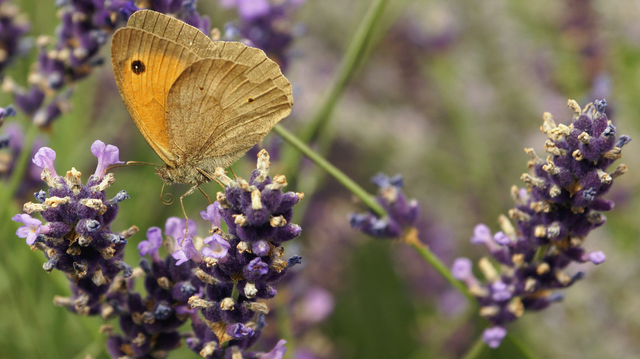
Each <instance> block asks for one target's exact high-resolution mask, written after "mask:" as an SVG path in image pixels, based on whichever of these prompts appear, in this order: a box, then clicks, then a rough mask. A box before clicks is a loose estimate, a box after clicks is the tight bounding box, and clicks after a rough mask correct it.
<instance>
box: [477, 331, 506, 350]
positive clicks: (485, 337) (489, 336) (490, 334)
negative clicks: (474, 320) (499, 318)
mask: <svg viewBox="0 0 640 359" xmlns="http://www.w3.org/2000/svg"><path fill="white" fill-rule="evenodd" d="M505 336H507V330H506V329H505V328H503V327H493V328H487V329H485V330H484V332H483V333H482V341H483V342H485V343H487V345H488V346H489V348H494V349H495V348H497V347H499V346H500V343H501V342H502V339H504V337H505Z"/></svg>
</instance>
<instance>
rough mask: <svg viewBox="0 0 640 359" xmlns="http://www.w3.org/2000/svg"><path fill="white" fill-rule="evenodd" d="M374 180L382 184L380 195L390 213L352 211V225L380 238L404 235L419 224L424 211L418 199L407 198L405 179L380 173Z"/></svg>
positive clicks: (379, 184)
mask: <svg viewBox="0 0 640 359" xmlns="http://www.w3.org/2000/svg"><path fill="white" fill-rule="evenodd" d="M371 181H372V182H373V183H374V184H376V185H377V186H378V187H379V188H380V189H379V191H378V196H377V197H376V199H377V201H378V203H380V204H381V205H382V207H383V208H384V209H385V210H386V211H387V213H388V214H389V216H388V217H385V218H379V217H378V216H377V215H375V214H374V213H373V212H368V213H351V214H350V215H349V222H350V224H351V227H352V228H356V229H359V230H360V231H362V232H364V233H366V234H368V235H370V236H373V237H377V238H397V237H400V236H401V235H402V234H403V233H404V231H406V230H407V229H409V228H412V227H414V226H415V224H416V221H417V220H418V217H419V215H420V205H419V204H418V202H417V201H416V200H414V199H412V200H407V197H406V196H405V194H404V193H403V192H402V187H403V186H404V181H403V179H402V176H401V175H399V174H398V175H395V176H393V177H389V176H387V175H385V174H383V173H378V174H377V175H375V176H374V177H373V178H372V179H371Z"/></svg>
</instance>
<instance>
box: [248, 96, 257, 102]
mask: <svg viewBox="0 0 640 359" xmlns="http://www.w3.org/2000/svg"><path fill="white" fill-rule="evenodd" d="M255 100H256V99H254V98H253V97H249V98H248V99H247V103H252V102H253V101H255Z"/></svg>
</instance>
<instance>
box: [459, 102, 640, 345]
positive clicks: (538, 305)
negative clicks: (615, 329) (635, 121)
mask: <svg viewBox="0 0 640 359" xmlns="http://www.w3.org/2000/svg"><path fill="white" fill-rule="evenodd" d="M568 105H569V107H571V108H572V109H573V110H574V113H575V115H574V118H573V123H572V124H571V125H569V126H565V125H562V124H560V125H556V124H555V122H554V121H553V117H552V116H551V114H549V113H545V114H544V116H543V119H544V123H543V125H542V127H541V130H542V132H544V133H546V134H547V136H549V140H548V141H547V143H546V144H545V151H546V152H547V153H548V156H547V158H546V159H541V158H539V157H538V156H537V155H536V154H535V152H534V151H533V149H525V152H526V153H527V154H529V156H530V157H531V160H530V161H529V163H528V168H529V170H530V173H529V174H523V175H522V177H521V179H522V181H523V182H525V183H526V184H527V188H526V189H524V188H523V189H518V188H517V187H515V186H514V187H513V188H512V191H511V193H512V197H513V198H514V201H515V203H516V205H515V208H514V209H511V210H510V211H509V218H510V219H513V220H515V222H516V227H515V228H514V227H513V225H512V224H511V221H510V220H509V219H508V218H507V217H506V216H501V217H500V220H499V223H500V226H501V229H502V231H500V232H498V233H496V234H495V235H493V236H492V235H491V231H490V229H489V227H487V226H485V225H484V224H479V225H478V226H476V228H475V230H474V235H473V237H472V238H471V242H472V243H474V244H482V245H484V246H486V247H487V249H488V250H489V251H490V252H491V254H492V255H493V258H494V260H495V262H497V264H498V265H494V264H493V263H492V262H491V261H490V260H489V259H488V258H486V257H485V258H482V259H480V261H479V263H478V266H479V268H480V271H481V272H482V273H483V275H484V277H485V279H486V282H485V283H482V282H481V281H479V280H478V279H476V278H475V277H474V275H473V273H472V271H471V261H469V260H468V259H466V258H459V259H457V260H456V262H455V263H454V265H453V267H452V273H453V275H454V276H455V277H456V278H457V279H459V280H462V281H464V282H465V283H466V284H467V286H468V287H469V291H470V292H471V293H472V294H473V295H474V296H475V297H476V298H477V300H478V302H479V304H480V307H481V308H480V315H481V316H483V317H484V318H486V319H487V320H488V321H489V322H490V323H491V324H492V326H491V327H490V328H488V329H486V330H485V332H484V335H483V340H484V341H485V342H486V343H487V344H488V345H489V346H490V347H492V348H496V347H498V346H499V345H500V342H501V341H502V339H503V338H504V337H505V335H506V329H505V327H506V325H507V324H508V323H510V322H512V321H514V320H516V319H517V318H519V317H520V316H521V315H522V314H523V313H524V312H525V311H526V310H541V309H544V308H546V307H548V306H549V305H550V304H551V303H553V302H556V301H559V300H561V299H562V296H561V295H559V293H557V292H554V291H557V290H559V289H562V288H568V287H570V286H571V285H573V283H575V282H576V281H578V280H580V279H582V278H583V277H584V273H583V272H577V273H575V274H573V275H570V274H567V273H566V272H565V270H566V268H567V267H568V266H569V265H570V264H571V263H574V262H577V263H585V262H591V263H593V264H596V265H597V264H601V263H603V262H604V260H605V259H606V256H605V254H604V253H603V252H601V251H596V252H587V251H586V250H585V249H584V248H583V247H582V245H583V243H584V241H585V239H586V236H587V234H589V232H591V230H593V229H595V228H597V227H599V226H601V225H603V224H604V223H605V221H606V217H605V216H604V215H603V214H602V212H606V211H609V210H611V209H612V208H613V202H611V201H609V200H606V199H603V198H602V196H603V195H604V194H605V193H607V192H608V191H609V190H610V189H611V186H612V185H613V180H614V179H615V178H617V177H619V176H620V175H622V174H624V173H625V172H626V171H627V167H626V166H625V165H619V166H617V167H616V168H615V169H614V170H613V172H606V170H607V168H609V166H610V165H611V164H613V162H614V161H616V160H617V159H618V158H620V157H621V153H622V147H623V146H624V145H626V144H627V143H628V142H629V141H630V140H631V139H630V138H629V137H628V136H626V135H622V136H620V137H618V138H617V139H616V128H615V127H614V126H613V124H612V123H611V121H610V120H609V119H608V118H607V115H606V114H605V113H604V110H605V108H606V101H604V100H602V101H596V102H595V103H594V104H588V105H587V106H586V107H585V108H584V109H580V107H579V105H578V104H577V103H576V102H575V101H573V100H569V101H568ZM496 268H501V270H498V269H496Z"/></svg>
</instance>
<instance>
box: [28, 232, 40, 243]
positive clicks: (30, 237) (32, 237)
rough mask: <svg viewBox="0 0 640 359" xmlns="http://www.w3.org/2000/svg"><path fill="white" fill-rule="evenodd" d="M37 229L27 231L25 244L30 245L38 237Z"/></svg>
mask: <svg viewBox="0 0 640 359" xmlns="http://www.w3.org/2000/svg"><path fill="white" fill-rule="evenodd" d="M37 232H38V231H37V230H32V231H30V232H29V234H28V235H27V244H28V245H32V244H34V243H36V239H38V233H37Z"/></svg>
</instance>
